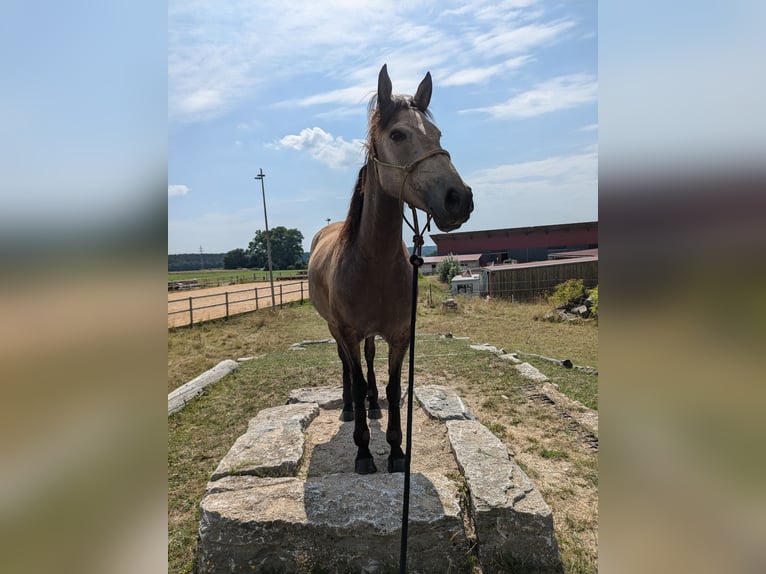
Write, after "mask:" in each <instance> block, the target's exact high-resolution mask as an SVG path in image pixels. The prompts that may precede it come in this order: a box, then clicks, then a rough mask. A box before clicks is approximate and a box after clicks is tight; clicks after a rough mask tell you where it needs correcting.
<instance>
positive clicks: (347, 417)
mask: <svg viewBox="0 0 766 574" xmlns="http://www.w3.org/2000/svg"><path fill="white" fill-rule="evenodd" d="M340 420H341V422H344V423H349V422H351V421H353V420H354V411H352V410H351V411H347V410H346V409H343V410H342V411H340Z"/></svg>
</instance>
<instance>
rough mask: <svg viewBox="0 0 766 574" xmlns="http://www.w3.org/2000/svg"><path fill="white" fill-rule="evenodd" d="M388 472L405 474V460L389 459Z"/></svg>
mask: <svg viewBox="0 0 766 574" xmlns="http://www.w3.org/2000/svg"><path fill="white" fill-rule="evenodd" d="M388 472H404V459H403V458H389V459H388Z"/></svg>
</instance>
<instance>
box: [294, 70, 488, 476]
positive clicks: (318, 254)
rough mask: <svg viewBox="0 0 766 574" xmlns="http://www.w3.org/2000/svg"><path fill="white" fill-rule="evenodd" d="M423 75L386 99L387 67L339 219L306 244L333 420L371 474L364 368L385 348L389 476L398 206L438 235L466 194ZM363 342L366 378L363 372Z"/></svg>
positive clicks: (401, 348)
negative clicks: (329, 354) (410, 89)
mask: <svg viewBox="0 0 766 574" xmlns="http://www.w3.org/2000/svg"><path fill="white" fill-rule="evenodd" d="M431 92H432V80H431V73H430V72H428V73H426V75H425V77H424V78H423V80H422V81H421V82H420V84H419V86H418V89H417V91H416V92H415V95H414V96H412V97H410V96H404V95H393V94H392V84H391V79H390V78H389V75H388V69H387V66H386V65H383V67H382V68H381V70H380V73H379V75H378V89H377V93H376V94H375V95H373V96H372V98H371V100H370V103H369V106H368V130H369V131H368V136H367V141H366V144H365V148H366V158H365V163H364V165H363V166H362V168H361V169H360V170H359V175H358V177H357V181H356V185H355V186H354V192H353V194H352V198H351V203H350V206H349V211H348V215H347V217H346V219H345V221H343V222H336V223H333V224H332V225H328V226H325V227H324V228H322V229H321V230H320V231H319V232H318V233H317V234H316V235H315V236H314V238H313V240H312V242H311V257H310V260H309V266H308V279H309V292H310V298H311V302H312V303H313V305H314V308H315V309H316V310H317V312H318V313H319V315H320V316H321V317H322V318H323V319H325V320H326V321H327V325H328V327H329V330H330V333H331V334H332V336H333V337H334V338H335V341H336V343H337V348H338V349H337V350H338V356H339V357H340V360H341V363H342V365H343V410H342V414H341V420H343V421H350V420H352V419H353V421H354V434H353V436H354V444H355V445H356V447H357V454H356V459H355V462H354V471H355V472H356V473H358V474H370V473H374V472H377V469H376V467H375V463H374V461H373V457H372V454H371V453H370V449H369V443H370V431H369V428H368V426H367V420H366V418H367V413H366V409H365V398H367V399H368V400H369V407H370V409H369V416H370V418H380V417H381V411H380V406H379V404H378V389H377V385H376V383H375V374H374V371H373V368H372V361H373V359H374V356H375V336H376V335H380V336H381V337H382V338H383V339H384V340H385V341H386V342H387V343H388V348H389V355H388V377H389V378H388V384H387V385H386V397H387V399H388V426H387V428H386V442H388V444H389V445H390V453H389V457H388V463H387V467H388V472H404V466H405V462H404V460H405V457H404V452H403V451H402V448H401V444H402V430H401V419H400V412H399V409H400V401H401V371H402V362H403V360H404V356H405V353H406V352H407V349H408V346H409V343H410V313H411V305H412V292H411V288H412V279H413V277H412V274H413V269H412V265H411V264H410V261H409V253H408V251H407V248H406V246H405V244H404V242H403V241H402V221H403V209H404V204H407V205H409V206H410V207H411V208H412V209H413V213H414V210H415V209H416V208H417V209H420V210H422V211H424V212H425V213H427V214H428V215H429V216H430V217H431V218H432V219H433V222H434V223H435V224H436V226H437V227H438V228H439V229H440V230H442V231H445V232H447V231H452V230H454V229H457V228H459V227H460V226H461V225H462V224H463V223H465V222H466V221H467V220H468V218H469V216H470V213H471V212H472V211H473V193H472V192H471V188H470V187H468V186H467V185H466V184H465V182H464V181H463V180H462V178H461V177H460V175H459V174H458V172H457V170H456V169H455V166H454V165H453V164H452V160H451V158H450V155H449V153H448V152H447V150H445V149H443V148H442V147H441V143H440V139H441V132H440V131H439V128H437V127H436V125H435V124H434V122H433V121H432V120H433V118H432V115H431V113H430V112H429V111H428V105H429V103H430V101H431ZM362 340H364V342H365V344H364V350H365V358H366V361H367V376H368V381H369V383H370V384H369V385H368V384H367V382H366V381H365V378H364V373H363V372H362V366H361V358H360V343H361V341H362Z"/></svg>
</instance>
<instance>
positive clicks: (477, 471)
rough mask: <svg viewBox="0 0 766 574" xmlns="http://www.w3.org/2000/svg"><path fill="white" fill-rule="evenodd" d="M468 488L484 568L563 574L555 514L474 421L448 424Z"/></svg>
mask: <svg viewBox="0 0 766 574" xmlns="http://www.w3.org/2000/svg"><path fill="white" fill-rule="evenodd" d="M446 424H447V435H448V437H449V441H450V445H451V447H452V450H453V452H454V453H455V458H456V460H457V464H458V466H459V467H460V471H461V472H462V474H463V476H464V477H465V480H466V484H467V485H468V490H469V498H470V505H471V512H472V514H473V519H474V524H475V528H476V536H477V539H478V542H479V548H480V556H481V560H482V563H483V564H484V565H487V564H488V563H490V562H493V563H496V564H502V563H504V562H507V561H508V560H511V561H512V563H514V564H516V565H518V566H520V567H526V568H529V569H539V570H542V571H546V572H558V571H561V558H560V555H559V550H558V544H557V542H556V537H555V535H554V531H553V514H552V513H551V509H550V508H549V507H548V505H547V504H546V503H545V501H544V500H543V498H542V496H541V495H540V492H539V491H538V490H537V489H536V488H535V486H534V485H533V484H532V481H531V480H530V479H529V477H527V475H526V474H525V473H524V471H522V470H521V468H520V467H519V466H518V465H517V464H516V463H515V462H514V461H513V460H512V459H511V457H510V456H509V455H508V451H507V450H506V448H505V446H504V445H503V443H502V442H501V441H500V440H499V439H498V438H497V437H496V436H495V435H493V434H492V433H491V432H490V431H489V429H487V428H486V427H485V426H484V425H482V424H481V423H479V422H478V421H468V420H463V421H459V420H451V421H447V423H446Z"/></svg>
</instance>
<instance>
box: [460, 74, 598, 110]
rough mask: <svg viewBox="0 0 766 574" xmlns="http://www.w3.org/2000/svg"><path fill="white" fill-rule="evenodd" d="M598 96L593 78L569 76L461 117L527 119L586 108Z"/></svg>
mask: <svg viewBox="0 0 766 574" xmlns="http://www.w3.org/2000/svg"><path fill="white" fill-rule="evenodd" d="M597 95H598V84H597V82H596V79H595V78H594V77H593V76H590V75H587V74H571V75H568V76H559V77H557V78H553V79H551V80H548V81H546V82H542V83H540V84H537V85H535V86H534V87H533V88H532V89H531V90H528V91H526V92H523V93H521V94H519V95H517V96H514V97H512V98H511V99H509V100H508V101H506V102H505V103H502V104H497V105H494V106H487V107H483V108H472V109H468V110H461V112H460V113H467V112H482V113H487V114H489V115H491V116H492V117H494V118H498V119H506V118H528V117H533V116H539V115H542V114H547V113H550V112H555V111H558V110H565V109H568V108H574V107H577V106H581V105H584V104H589V103H592V102H595V101H596V98H597Z"/></svg>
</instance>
